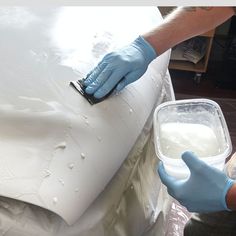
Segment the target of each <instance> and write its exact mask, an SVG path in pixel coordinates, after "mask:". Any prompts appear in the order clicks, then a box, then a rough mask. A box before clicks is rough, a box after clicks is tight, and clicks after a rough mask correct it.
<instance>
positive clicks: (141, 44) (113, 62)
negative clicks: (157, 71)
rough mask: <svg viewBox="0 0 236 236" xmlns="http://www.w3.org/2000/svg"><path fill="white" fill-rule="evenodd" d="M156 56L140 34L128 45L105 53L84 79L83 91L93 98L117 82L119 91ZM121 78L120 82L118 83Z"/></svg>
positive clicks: (102, 93)
mask: <svg viewBox="0 0 236 236" xmlns="http://www.w3.org/2000/svg"><path fill="white" fill-rule="evenodd" d="M156 57H157V55H156V52H155V50H154V49H153V48H152V46H151V45H150V44H149V43H148V42H147V41H146V40H145V39H144V38H142V37H141V36H139V37H138V38H137V39H136V40H135V41H133V42H132V43H131V44H130V45H128V46H126V47H124V48H122V49H120V50H118V51H116V52H111V53H109V54H107V55H106V56H105V57H104V58H103V59H102V61H101V62H100V63H99V64H98V65H97V67H95V68H94V69H93V70H92V71H91V72H90V73H89V74H88V76H87V79H86V80H85V81H84V85H85V86H86V89H85V92H86V93H88V94H93V96H94V97H95V98H102V97H104V96H105V95H106V94H108V93H109V92H110V91H111V90H112V89H113V88H114V87H115V86H116V85H117V84H118V85H117V87H116V91H117V92H119V91H121V90H122V89H123V88H124V87H125V86H126V85H127V84H130V83H132V82H134V81H135V80H137V79H139V78H140V77H141V76H142V75H143V74H144V73H145V71H146V70H147V67H148V65H149V63H150V62H151V61H152V60H153V59H155V58H156ZM122 78H124V80H122V82H120V83H118V82H119V81H120V80H121V79H122Z"/></svg>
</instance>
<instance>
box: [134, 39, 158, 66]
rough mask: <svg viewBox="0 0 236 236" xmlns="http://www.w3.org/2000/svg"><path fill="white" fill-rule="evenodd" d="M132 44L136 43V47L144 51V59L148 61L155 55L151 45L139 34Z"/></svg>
mask: <svg viewBox="0 0 236 236" xmlns="http://www.w3.org/2000/svg"><path fill="white" fill-rule="evenodd" d="M134 44H135V45H137V47H138V48H140V49H141V50H142V52H143V53H144V57H145V59H146V60H147V61H148V62H149V63H150V62H151V61H152V60H154V59H155V58H156V57H157V53H156V51H155V49H154V48H153V47H152V45H151V44H150V43H149V42H148V41H147V40H146V39H145V38H144V37H142V36H139V37H138V38H137V39H136V40H135V41H134Z"/></svg>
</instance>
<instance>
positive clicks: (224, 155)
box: [153, 98, 232, 166]
mask: <svg viewBox="0 0 236 236" xmlns="http://www.w3.org/2000/svg"><path fill="white" fill-rule="evenodd" d="M201 103H202V104H203V103H205V104H210V105H213V106H214V107H215V108H216V110H217V111H218V112H219V115H220V119H221V121H222V126H223V131H224V135H225V139H226V143H227V148H226V149H225V150H224V151H223V152H222V153H220V154H219V155H214V156H209V157H200V159H202V160H205V161H207V162H209V163H210V162H214V163H216V162H220V161H223V160H225V159H226V158H227V157H228V156H229V155H230V154H231V152H232V143H231V138H230V135H229V130H228V127H227V124H226V121H225V118H224V115H223V112H222V110H221V108H220V106H219V105H218V104H217V103H216V102H215V101H213V100H210V99H206V98H196V99H182V100H177V101H168V102H164V103H162V104H160V105H158V106H157V107H156V109H155V111H154V114H153V124H154V145H155V152H156V155H157V156H158V157H159V158H160V159H161V160H163V161H164V162H166V163H171V165H177V166H179V165H182V164H183V160H182V159H174V158H170V157H167V156H165V155H164V154H163V153H162V152H161V149H160V145H159V141H158V139H159V138H158V135H157V134H158V131H157V129H158V128H157V127H158V122H157V113H158V112H159V111H160V110H161V109H162V108H164V107H167V106H172V105H174V106H178V105H181V104H186V105H187V104H201ZM186 151H187V150H186ZM189 151H191V150H189Z"/></svg>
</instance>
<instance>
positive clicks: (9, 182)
mask: <svg viewBox="0 0 236 236" xmlns="http://www.w3.org/2000/svg"><path fill="white" fill-rule="evenodd" d="M130 14H132V17H131V15H130ZM120 16H122V17H120ZM161 20H162V18H161V16H160V14H159V12H158V10H157V8H147V7H136V8H130V7H126V8H121V7H118V8H107V7H105V8H101V7H98V8H96V7H95V8H91V7H65V8H38V9H35V8H22V7H20V8H0V32H1V35H2V37H1V38H0V52H1V53H0V57H1V64H0V73H1V80H0V88H1V93H0V114H1V118H0V119H1V122H0V130H1V146H0V147H1V148H0V157H1V158H0V163H1V168H0V193H1V195H3V196H5V198H4V197H2V198H1V202H0V219H1V221H2V224H1V225H0V232H1V234H2V235H10V236H14V235H17V236H21V235H40V236H41V235H45V236H47V235H52V236H54V235H63V236H64V235H68V236H70V235H76V236H93V235H94V236H95V235H96V236H103V235H104V236H106V235H109V236H110V235H114V236H116V235H117V236H124V235H127V236H132V235H135V236H138V235H140V236H141V235H145V236H154V235H164V233H165V227H163V225H164V222H166V213H167V212H168V209H169V207H170V203H171V199H169V198H168V195H167V193H166V190H165V189H163V188H162V186H161V182H160V179H159V177H158V175H157V173H156V164H157V158H156V156H155V153H154V148H153V139H152V114H153V110H154V108H155V106H156V105H157V104H159V103H161V102H163V101H166V100H170V99H174V97H173V90H172V85H171V81H170V77H169V74H168V72H167V66H168V62H169V53H168V52H167V53H165V54H163V55H162V56H160V57H159V58H158V59H157V60H155V61H153V62H152V63H151V65H150V66H149V68H148V70H147V72H146V73H145V75H144V76H143V78H141V79H140V80H139V81H137V82H136V83H133V84H132V85H129V86H127V88H126V89H124V90H123V92H122V93H121V94H119V95H118V96H113V97H111V98H109V99H107V100H106V101H104V102H102V103H101V104H98V105H95V106H91V105H90V104H88V102H87V101H86V100H85V99H84V98H83V97H82V96H81V95H79V94H78V93H76V92H75V91H74V90H73V89H72V88H71V87H69V82H70V80H75V79H79V78H82V77H84V76H85V75H86V74H87V73H88V71H90V70H91V69H92V68H93V67H94V66H95V65H96V63H97V62H98V61H99V60H100V59H101V57H102V56H103V55H104V54H106V53H107V52H109V51H110V50H114V49H116V48H119V47H121V46H124V45H125V44H127V43H129V42H130V41H131V40H133V39H134V38H135V37H137V36H138V34H140V33H142V32H143V31H146V30H149V29H151V28H152V27H154V26H156V25H157V24H159V23H160V22H161ZM95 22H96V23H95ZM12 147H14V148H12ZM95 154H96V155H95ZM7 197H8V198H7ZM26 202H27V203H26ZM30 203H31V204H30ZM40 207H42V208H40ZM46 209H49V210H50V211H48V210H46ZM62 218H63V219H64V220H65V221H67V223H69V224H70V226H69V225H68V224H67V223H66V222H65V221H64V220H63V219H62Z"/></svg>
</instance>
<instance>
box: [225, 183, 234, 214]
mask: <svg viewBox="0 0 236 236" xmlns="http://www.w3.org/2000/svg"><path fill="white" fill-rule="evenodd" d="M226 204H227V207H228V208H229V209H231V210H234V211H235V210H236V183H235V184H233V186H232V187H231V188H230V189H229V191H228V193H227V195H226Z"/></svg>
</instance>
